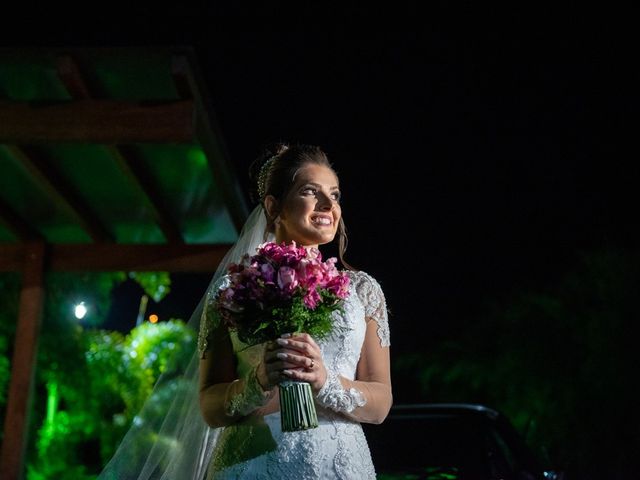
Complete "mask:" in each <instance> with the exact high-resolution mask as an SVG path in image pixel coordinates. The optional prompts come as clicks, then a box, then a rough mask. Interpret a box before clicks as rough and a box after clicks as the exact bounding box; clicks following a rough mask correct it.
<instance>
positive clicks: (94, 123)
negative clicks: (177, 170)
mask: <svg viewBox="0 0 640 480" xmlns="http://www.w3.org/2000/svg"><path fill="white" fill-rule="evenodd" d="M194 111H195V107H194V103H193V101H191V100H175V101H162V102H144V103H143V102H126V101H117V100H90V99H86V100H73V101H67V102H48V103H43V104H36V103H24V102H9V101H0V143H16V144H34V143H47V142H82V143H99V144H118V143H191V142H193V140H194V134H195V126H194V122H195V113H194Z"/></svg>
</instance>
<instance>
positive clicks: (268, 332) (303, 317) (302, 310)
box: [231, 292, 342, 345]
mask: <svg viewBox="0 0 640 480" xmlns="http://www.w3.org/2000/svg"><path fill="white" fill-rule="evenodd" d="M321 299H322V301H321V302H319V303H318V304H317V306H316V308H314V309H313V310H311V309H309V308H308V307H307V306H306V305H305V304H304V300H303V297H302V296H294V297H292V298H291V302H289V303H285V304H283V305H281V306H275V307H273V308H271V310H269V311H265V310H262V309H261V306H260V305H258V303H257V302H253V303H249V304H247V305H246V306H245V310H244V311H243V313H242V315H241V316H240V315H239V316H238V318H237V319H234V320H233V321H232V322H231V326H232V329H233V330H236V331H237V333H238V338H239V339H240V340H241V341H242V342H243V343H245V344H247V345H257V344H259V343H264V342H267V341H270V340H273V339H275V338H278V337H279V336H280V335H282V334H284V333H294V332H306V333H308V334H309V335H311V336H312V337H314V338H316V339H323V338H326V337H327V335H329V334H330V333H331V332H332V331H333V330H334V329H335V328H336V327H335V326H334V322H333V320H332V313H333V311H334V310H339V309H341V308H342V303H341V302H339V301H338V299H337V297H335V296H334V295H332V294H330V293H327V292H321Z"/></svg>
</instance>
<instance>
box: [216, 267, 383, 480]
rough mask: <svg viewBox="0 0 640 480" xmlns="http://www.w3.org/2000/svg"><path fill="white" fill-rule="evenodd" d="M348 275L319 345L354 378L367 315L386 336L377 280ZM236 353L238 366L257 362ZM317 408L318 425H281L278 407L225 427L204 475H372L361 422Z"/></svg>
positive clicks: (330, 363)
mask: <svg viewBox="0 0 640 480" xmlns="http://www.w3.org/2000/svg"><path fill="white" fill-rule="evenodd" d="M349 275H350V287H349V288H350V294H349V296H348V297H347V299H346V300H345V308H344V313H339V312H334V318H335V326H336V327H337V328H335V329H334V331H333V333H332V334H331V335H330V336H329V337H328V338H326V339H324V340H321V341H318V345H319V346H320V348H321V351H322V355H323V359H324V364H325V366H326V368H327V370H328V371H334V372H337V373H338V374H339V375H341V376H343V377H345V378H347V379H351V380H353V379H354V378H355V374H356V367H357V364H358V360H359V357H360V351H361V349H362V345H363V341H364V337H365V332H366V326H367V325H366V322H367V319H371V320H372V321H375V322H376V323H377V327H378V328H377V332H378V337H379V339H380V343H381V345H382V346H388V345H389V343H390V342H389V325H388V319H387V309H386V303H385V298H384V294H383V292H382V289H381V288H380V285H379V284H378V283H377V282H376V281H375V280H374V279H373V278H372V277H371V276H369V275H368V274H366V273H364V272H349ZM234 343H235V342H234ZM236 355H237V356H238V361H239V367H238V368H239V370H240V369H241V368H249V367H250V366H251V365H255V363H256V362H257V361H259V358H260V355H261V352H259V351H256V350H255V349H245V350H243V351H240V352H238V351H237V350H236ZM317 412H318V423H319V426H318V427H317V428H314V429H311V430H304V431H299V432H284V433H283V432H282V431H281V428H280V412H275V413H271V414H268V415H266V416H264V417H260V418H259V419H256V418H255V417H254V418H253V419H251V420H250V421H248V422H247V423H242V422H241V423H240V424H235V425H232V426H229V427H226V428H225V429H224V431H223V432H222V434H221V435H220V437H219V439H218V443H217V445H216V447H215V450H214V452H213V457H212V460H211V463H210V465H209V471H208V474H207V479H211V480H219V479H224V480H227V479H296V480H319V479H327V480H329V479H331V480H334V479H344V480H366V479H375V478H376V473H375V469H374V466H373V462H372V459H371V454H370V451H369V447H368V445H367V441H366V438H365V436H364V433H363V431H362V427H361V425H360V423H359V422H356V421H354V420H350V419H348V418H347V417H345V416H343V415H341V414H338V413H336V412H334V411H332V410H329V409H326V408H323V407H322V406H320V405H319V404H317ZM261 450H262V452H261ZM246 452H251V453H246Z"/></svg>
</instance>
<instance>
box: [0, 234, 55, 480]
mask: <svg viewBox="0 0 640 480" xmlns="http://www.w3.org/2000/svg"><path fill="white" fill-rule="evenodd" d="M24 249H25V254H26V255H25V256H24V265H23V269H22V271H23V276H22V279H23V280H22V290H21V292H20V310H19V314H18V325H17V329H16V337H15V341H14V348H13V358H12V361H11V383H10V385H9V398H8V400H7V410H6V416H5V419H4V437H3V439H2V451H1V453H0V478H5V479H7V480H17V479H20V478H24V456H25V450H26V445H27V433H28V431H29V428H28V426H29V410H30V408H29V407H30V398H31V395H32V390H33V374H34V366H35V361H36V352H37V348H38V335H39V331H40V323H41V317H42V305H43V300H44V286H43V277H44V272H43V270H44V255H45V248H44V243H43V242H38V243H33V244H28V245H26V246H25V248H24Z"/></svg>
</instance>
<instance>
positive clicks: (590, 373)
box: [396, 251, 640, 478]
mask: <svg viewBox="0 0 640 480" xmlns="http://www.w3.org/2000/svg"><path fill="white" fill-rule="evenodd" d="M639 284H640V258H639V257H638V255H636V254H630V253H624V252H615V251H607V252H593V253H589V254H584V255H582V257H581V260H580V262H579V263H578V265H577V266H576V267H575V269H574V271H572V272H570V273H568V274H567V275H566V276H565V277H564V279H563V280H562V281H561V282H559V283H558V284H557V285H555V286H552V287H550V288H548V289H547V290H545V291H538V292H522V293H520V294H518V295H517V296H515V297H514V298H512V299H511V300H510V301H509V302H508V303H505V304H497V305H495V308H494V309H493V311H492V313H491V314H490V315H489V316H488V317H487V318H485V319H479V321H478V322H477V324H476V325H477V326H476V328H472V329H470V330H469V331H467V332H465V333H464V334H462V335H460V336H459V337H458V338H456V339H452V340H450V341H449V342H446V343H444V344H442V345H441V346H440V347H439V348H437V349H435V350H434V351H432V352H430V353H428V354H413V355H407V356H405V357H403V358H402V359H401V360H400V361H399V362H398V365H396V367H397V368H399V370H401V371H403V372H408V371H410V370H411V369H414V370H417V371H419V372H420V373H419V376H418V378H416V380H417V381H418V382H419V384H420V385H421V387H422V391H423V392H424V394H425V396H426V399H428V401H475V402H482V403H486V404H488V405H490V406H493V407H496V408H498V409H500V410H502V411H503V412H505V413H506V414H507V415H508V416H509V417H510V418H511V419H512V421H513V422H514V424H515V426H516V427H517V428H518V429H519V430H520V431H521V432H522V433H523V434H525V436H526V437H527V439H528V441H529V442H530V443H531V444H532V445H533V446H534V448H535V449H536V450H538V451H546V452H548V454H549V456H550V459H551V462H552V463H554V464H555V465H556V466H558V465H559V466H561V467H562V468H564V469H565V470H567V471H572V472H577V473H578V474H579V473H580V472H583V473H585V472H587V471H589V473H594V472H599V471H601V472H607V471H608V470H607V469H608V468H613V469H614V470H615V469H616V468H618V467H620V468H623V466H624V465H627V464H628V462H630V461H631V459H632V457H633V453H632V452H637V451H640V444H639V440H638V439H639V438H640V427H639V426H640V421H639V420H640V419H639V418H638V417H639V414H638V410H637V408H636V403H637V402H636V400H635V399H634V398H633V397H632V396H631V395H629V392H632V391H637V388H638V383H639V380H638V376H637V372H636V371H635V367H634V366H633V365H635V363H636V361H635V350H636V348H635V345H636V339H637V335H638V331H639V329H638V318H639V313H640V312H639V307H638V302H637V289H638V286H639ZM603 475H604V476H603V477H602V478H604V477H606V476H607V474H606V473H603ZM578 476H580V475H578ZM596 477H597V475H596Z"/></svg>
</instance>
